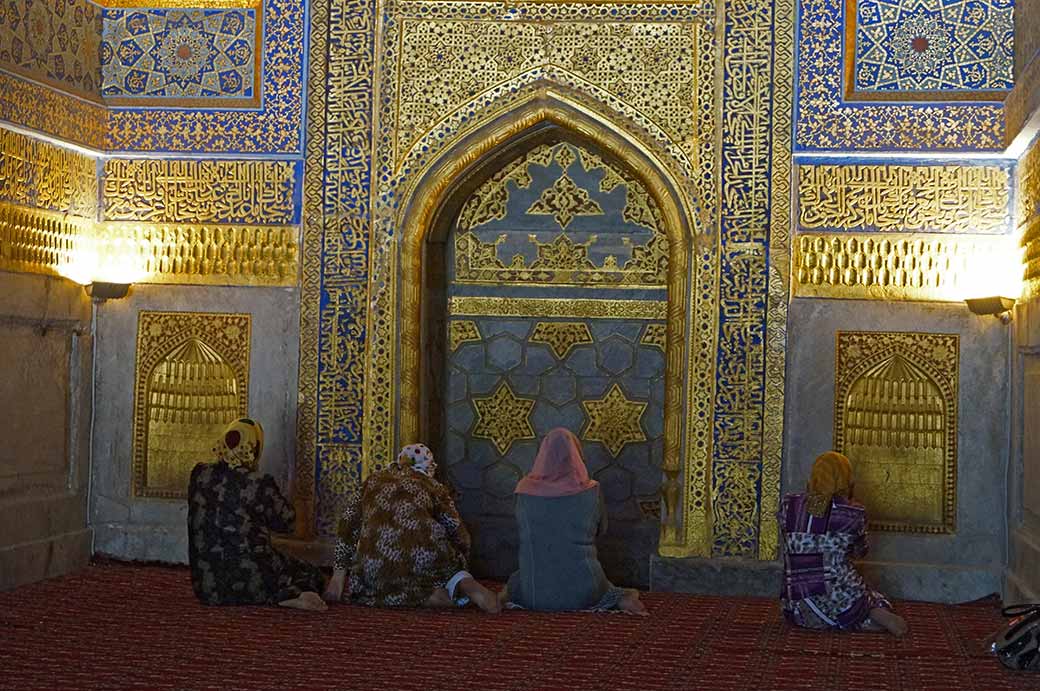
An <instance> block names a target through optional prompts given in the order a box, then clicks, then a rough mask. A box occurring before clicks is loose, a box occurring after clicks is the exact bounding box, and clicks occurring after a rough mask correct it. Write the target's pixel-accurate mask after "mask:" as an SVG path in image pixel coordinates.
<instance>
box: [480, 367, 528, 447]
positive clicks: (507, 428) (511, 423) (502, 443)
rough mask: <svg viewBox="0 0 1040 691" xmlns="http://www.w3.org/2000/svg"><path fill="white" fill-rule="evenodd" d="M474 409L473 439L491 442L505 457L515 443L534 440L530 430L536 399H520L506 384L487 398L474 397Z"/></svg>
mask: <svg viewBox="0 0 1040 691" xmlns="http://www.w3.org/2000/svg"><path fill="white" fill-rule="evenodd" d="M473 406H474V407H475V408H476V409H477V422H476V424H475V425H474V426H473V436H474V437H475V438H477V439H489V440H491V442H492V443H494V445H495V448H496V449H498V453H500V454H502V455H503V456H504V455H505V454H506V453H508V452H509V449H510V447H511V446H512V445H513V442H514V441H517V440H520V439H534V438H535V437H534V428H533V427H531V410H533V409H534V399H531V398H517V397H516V395H515V394H514V393H513V390H512V389H510V388H509V384H508V383H506V382H504V381H503V382H502V383H501V384H499V385H498V388H497V389H495V393H493V394H491V395H490V396H488V397H487V398H474V399H473Z"/></svg>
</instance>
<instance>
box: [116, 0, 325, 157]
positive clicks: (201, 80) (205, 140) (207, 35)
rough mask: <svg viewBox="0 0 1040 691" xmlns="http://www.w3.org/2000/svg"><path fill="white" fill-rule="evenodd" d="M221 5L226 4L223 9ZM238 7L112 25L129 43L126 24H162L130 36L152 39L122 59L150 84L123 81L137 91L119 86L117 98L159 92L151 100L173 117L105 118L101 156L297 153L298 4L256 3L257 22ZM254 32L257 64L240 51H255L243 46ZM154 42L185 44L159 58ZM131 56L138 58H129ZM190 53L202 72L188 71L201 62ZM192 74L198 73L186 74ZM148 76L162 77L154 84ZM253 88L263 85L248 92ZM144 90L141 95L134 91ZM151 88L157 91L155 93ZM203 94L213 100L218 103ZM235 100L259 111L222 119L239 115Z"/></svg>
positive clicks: (301, 34) (160, 113)
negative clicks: (120, 27) (163, 103)
mask: <svg viewBox="0 0 1040 691" xmlns="http://www.w3.org/2000/svg"><path fill="white" fill-rule="evenodd" d="M228 4H232V3H231V2H230V1H229V2H228ZM238 4H242V5H247V7H239V8H230V9H224V10H216V9H214V10H208V9H207V10H205V11H203V10H181V9H163V10H155V11H151V10H149V11H142V10H126V11H125V13H124V14H120V15H119V16H120V17H123V18H124V19H122V20H121V21H123V24H124V25H126V27H127V28H126V32H127V33H129V32H130V30H131V26H130V24H131V22H129V17H130V16H131V15H134V16H139V17H143V18H147V19H148V20H149V22H151V21H152V19H151V18H152V17H162V21H161V22H160V23H159V24H156V25H154V26H153V25H152V24H148V27H147V28H146V27H145V26H144V25H143V24H141V23H140V22H138V23H136V24H133V27H132V28H133V31H136V32H140V33H139V34H136V35H138V36H145V35H146V34H148V35H150V36H151V38H150V39H146V38H142V39H141V40H139V41H137V43H136V44H133V45H136V46H137V48H134V47H133V45H129V46H128V47H127V49H126V50H127V51H128V52H127V57H126V58H125V59H126V60H127V61H131V62H133V64H134V65H142V66H143V67H144V69H143V71H144V72H147V73H148V75H149V76H148V79H147V80H146V81H144V82H142V81H140V80H141V79H144V78H143V77H135V78H134V79H133V80H131V82H132V85H133V88H134V89H140V90H141V96H135V95H134V93H133V92H132V91H128V90H127V89H126V87H125V85H124V87H123V89H124V94H125V95H126V96H127V97H130V98H136V99H138V100H140V101H144V100H146V99H145V98H144V97H145V96H147V95H148V94H147V93H145V92H147V91H148V90H149V89H151V88H152V86H151V85H152V84H153V83H155V84H157V85H158V84H160V83H161V84H164V85H165V86H163V87H162V88H161V91H162V94H163V95H162V96H159V98H162V99H167V98H169V99H175V100H176V103H177V106H178V107H176V108H174V107H169V108H148V109H143V108H140V109H137V108H114V109H112V110H110V111H109V114H108V136H107V141H106V147H105V148H107V149H110V150H114V151H152V152H191V153H299V152H300V148H301V132H300V130H301V127H302V116H303V65H304V56H305V50H304V49H303V46H305V45H306V30H305V26H304V14H305V11H304V8H305V3H304V2H303V0H268V1H267V2H264V3H263V11H262V19H261V11H260V9H259V8H260V3H259V2H257V3H256V4H255V5H254V6H253V8H251V9H250V8H249V7H248V4H249V3H238ZM116 12H117V11H116V10H107V11H106V15H110V16H113V17H114V16H116ZM249 17H253V22H254V23H253V24H250V21H249ZM236 18H237V19H236ZM156 21H159V20H158V19H156ZM193 22H194V25H193V24H192V23H193ZM261 24H262V26H263V30H262V33H263V36H264V41H263V46H264V50H263V55H262V56H259V55H252V54H250V53H249V52H248V51H247V48H248V42H249V40H254V41H255V42H254V43H253V45H258V44H259V40H258V39H256V38H254V39H247V37H248V36H250V35H252V36H254V37H255V36H256V34H257V33H259V32H260V26H261ZM193 26H195V27H197V26H201V27H202V29H198V28H192V27H193ZM163 27H165V28H163ZM250 27H252V28H250ZM203 29H204V30H203ZM163 32H166V33H165V34H163ZM159 34H162V35H164V36H166V37H170V36H174V37H175V38H176V37H180V38H181V39H183V42H181V43H177V41H173V42H172V43H170V44H169V46H171V48H170V49H169V50H167V49H166V48H164V46H166V45H167V43H166V40H165V39H163V40H159V39H158V38H156V36H157V35H159ZM191 37H194V38H191ZM200 37H201V38H200ZM189 39H190V40H189ZM210 40H212V44H211V43H209V41H210ZM174 43H177V45H176V46H174ZM211 45H212V49H211V48H210V47H209V46H211ZM113 48H118V47H117V46H113ZM181 48H185V50H184V51H182V50H181ZM171 50H172V53H171V52H170V51H171ZM138 51H140V53H141V54H140V55H139V56H137V57H136V58H134V55H136V54H137V52H138ZM198 51H201V53H202V54H204V55H206V56H207V59H206V62H205V64H203V65H202V66H201V67H199V66H198V65H195V63H192V62H191V61H192V60H193V59H195V57H196V56H197V55H199V54H200V53H199V52H198ZM189 52H191V55H188V53H189ZM255 52H259V51H255ZM221 55H223V56H224V57H226V58H227V65H229V66H227V67H225V66H222V65H225V63H224V62H222V61H221ZM261 57H262V60H261ZM210 58H212V60H213V63H212V65H213V66H212V68H211V67H210V66H209V65H210V63H209V59H210ZM117 59H120V56H119V55H118V54H117V51H114V52H113V55H112V57H111V59H110V62H111V61H114V60H117ZM260 63H262V69H261V64H260ZM192 65H195V67H192ZM247 65H249V66H251V69H252V70H253V72H252V74H253V75H258V76H256V77H255V78H254V79H253V80H252V82H251V80H250V79H249V78H248V76H249V74H250V72H249V70H248V69H247V68H246V66H247ZM195 68H198V70H199V71H198V72H193V71H192V70H193V69H195ZM128 70H129V68H128ZM129 73H130V71H127V72H125V73H121V74H126V75H128V74H129ZM155 73H162V74H163V76H162V78H161V79H160V78H159V77H158V76H156V74H155ZM222 75H223V76H222ZM235 75H237V76H235ZM178 79H179V81H177V80H178ZM152 80H155V81H154V82H153V81H152ZM193 80H198V84H197V85H194V81H193ZM257 81H260V82H261V83H260V84H256V82H257ZM142 84H145V85H146V86H144V87H142V86H141V85H142ZM108 85H109V84H108V83H106V86H108ZM155 88H156V89H160V87H159V86H156V87H155ZM210 92H216V93H217V96H212V95H211V94H210ZM188 94H197V96H195V95H192V96H188ZM214 98H216V99H217V105H220V106H222V107H223V108H225V109H222V110H207V109H206V108H207V107H210V106H212V105H214V101H213V99H214ZM240 98H248V99H262V100H261V101H257V102H258V103H260V104H261V105H260V108H259V109H258V110H257V109H240V110H229V109H226V108H228V107H229V106H231V105H233V104H234V105H240V104H241V102H240V101H239V102H238V103H236V101H237V100H238V99H240ZM135 102H136V101H135ZM142 105H143V103H142ZM149 105H152V103H149Z"/></svg>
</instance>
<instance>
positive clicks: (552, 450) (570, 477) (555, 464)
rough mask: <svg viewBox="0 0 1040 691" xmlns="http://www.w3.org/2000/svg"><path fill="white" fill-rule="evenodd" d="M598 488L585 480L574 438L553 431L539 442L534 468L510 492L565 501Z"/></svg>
mask: <svg viewBox="0 0 1040 691" xmlns="http://www.w3.org/2000/svg"><path fill="white" fill-rule="evenodd" d="M598 484H599V483H598V482H596V481H595V480H590V479H589V471H588V469H587V468H586V467H585V460H584V459H583V458H582V456H581V444H580V443H579V442H578V438H577V437H575V436H574V433H573V432H571V431H570V430H567V429H564V428H562V427H557V428H556V429H553V430H549V433H548V434H546V435H545V438H544V439H542V444H541V446H539V447H538V455H537V456H535V459H534V467H532V468H531V472H529V473H528V474H527V475H525V476H524V477H523V478H521V480H520V482H518V483H517V484H516V489H515V490H514V491H515V492H516V493H517V494H533V495H534V496H536V497H566V496H568V495H571V494H577V493H578V492H584V491H585V490H587V489H590V488H592V487H595V486H596V485H598Z"/></svg>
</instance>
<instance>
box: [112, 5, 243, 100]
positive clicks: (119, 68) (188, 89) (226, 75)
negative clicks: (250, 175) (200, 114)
mask: <svg viewBox="0 0 1040 691" xmlns="http://www.w3.org/2000/svg"><path fill="white" fill-rule="evenodd" d="M259 19H260V15H259V14H258V12H257V11H256V9H255V8H248V7H244V8H235V9H183V10H182V9H142V10H118V9H109V10H105V23H104V33H103V36H102V39H103V40H102V42H101V65H102V76H103V89H102V93H103V94H104V96H105V98H106V100H108V101H109V102H110V103H117V104H124V105H141V104H142V102H143V101H151V100H157V101H160V102H162V103H166V104H170V105H173V103H174V102H176V101H188V102H190V104H191V105H196V104H199V101H200V99H201V100H202V102H203V103H204V102H205V101H207V100H210V99H213V100H215V101H216V102H217V103H219V104H223V105H225V106H227V105H232V104H233V105H240V106H248V105H256V104H257V103H258V102H259V101H258V99H259V95H260V88H259V84H258V79H259V75H260V70H259V68H258V65H257V46H258V45H261V42H260V40H259V39H258V36H260V35H262V31H261V24H262V22H261V21H259Z"/></svg>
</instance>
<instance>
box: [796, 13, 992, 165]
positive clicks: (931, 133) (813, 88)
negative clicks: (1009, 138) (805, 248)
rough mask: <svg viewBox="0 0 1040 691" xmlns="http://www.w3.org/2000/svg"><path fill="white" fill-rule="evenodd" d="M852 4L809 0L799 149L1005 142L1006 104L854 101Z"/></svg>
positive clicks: (801, 54) (938, 147) (802, 34)
mask: <svg viewBox="0 0 1040 691" xmlns="http://www.w3.org/2000/svg"><path fill="white" fill-rule="evenodd" d="M844 5H845V3H844V2H843V1H842V0H801V12H800V24H801V26H800V30H799V34H798V52H797V67H798V70H797V81H796V89H797V95H796V99H795V150H796V151H828V150H832V151H841V150H845V151H856V150H871V151H886V150H888V151H897V150H908V149H909V150H924V151H973V150H974V151H978V150H981V151H998V150H1002V149H1003V148H1004V134H1005V117H1004V108H1003V106H1002V105H1001V104H1000V103H987V102H980V103H971V104H965V103H956V104H948V105H943V104H936V103H927V102H920V103H898V104H896V103H892V104H886V103H878V102H864V101H851V100H849V99H848V98H847V96H846V92H845V88H844V87H845V85H844V84H843V74H844V73H845V70H844V69H843V63H842V60H843V55H842V53H843V41H842V36H843V32H844V30H845V28H846V24H845V15H844V12H843V9H844ZM919 45H921V44H919ZM921 100H926V99H921Z"/></svg>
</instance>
